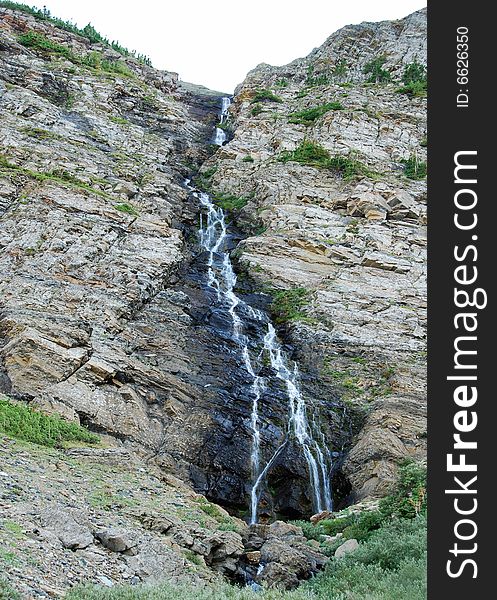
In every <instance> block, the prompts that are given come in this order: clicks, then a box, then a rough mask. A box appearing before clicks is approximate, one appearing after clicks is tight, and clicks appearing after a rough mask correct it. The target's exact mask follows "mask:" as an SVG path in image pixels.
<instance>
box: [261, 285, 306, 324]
mask: <svg viewBox="0 0 497 600" xmlns="http://www.w3.org/2000/svg"><path fill="white" fill-rule="evenodd" d="M267 291H268V293H269V294H270V295H271V296H272V297H273V301H272V302H271V306H270V310H271V315H272V317H273V320H274V322H275V323H276V324H278V325H282V324H283V323H288V322H290V321H305V320H306V319H307V318H308V317H307V316H306V314H305V308H306V307H307V306H308V305H309V303H310V301H311V292H310V291H309V290H308V289H306V288H303V287H296V288H292V289H289V290H274V289H271V290H267Z"/></svg>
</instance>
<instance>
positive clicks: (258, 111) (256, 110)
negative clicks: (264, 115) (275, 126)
mask: <svg viewBox="0 0 497 600" xmlns="http://www.w3.org/2000/svg"><path fill="white" fill-rule="evenodd" d="M263 111H264V109H263V108H262V104H261V103H260V102H257V103H256V104H255V106H253V107H252V108H251V110H250V114H251V115H252V116H253V117H256V116H257V115H260V114H261V112H263Z"/></svg>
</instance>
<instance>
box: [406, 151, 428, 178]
mask: <svg viewBox="0 0 497 600" xmlns="http://www.w3.org/2000/svg"><path fill="white" fill-rule="evenodd" d="M401 162H402V164H403V165H404V175H405V176H406V177H409V179H424V178H425V177H426V173H427V166H426V163H425V162H423V161H421V160H418V158H417V157H416V156H410V157H409V158H408V159H407V160H402V161H401Z"/></svg>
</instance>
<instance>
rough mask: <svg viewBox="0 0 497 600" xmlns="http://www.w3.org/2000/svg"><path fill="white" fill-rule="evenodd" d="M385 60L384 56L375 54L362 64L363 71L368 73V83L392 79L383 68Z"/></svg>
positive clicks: (384, 81)
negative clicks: (375, 55)
mask: <svg viewBox="0 0 497 600" xmlns="http://www.w3.org/2000/svg"><path fill="white" fill-rule="evenodd" d="M386 61H387V59H386V57H385V56H377V57H376V58H373V60H371V61H369V62H368V63H366V64H365V65H364V73H365V74H366V75H369V77H368V78H367V80H366V81H367V82H368V83H386V82H388V81H390V80H391V79H392V76H391V75H390V73H389V71H387V70H386V69H384V68H383V65H384V64H385V63H386Z"/></svg>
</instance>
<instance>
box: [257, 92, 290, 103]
mask: <svg viewBox="0 0 497 600" xmlns="http://www.w3.org/2000/svg"><path fill="white" fill-rule="evenodd" d="M256 102H283V100H282V99H281V98H280V97H279V96H277V95H276V94H274V93H273V92H272V91H271V90H267V89H265V90H257V91H256V92H255V94H254V96H253V97H252V100H251V103H252V104H255V103H256Z"/></svg>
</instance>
